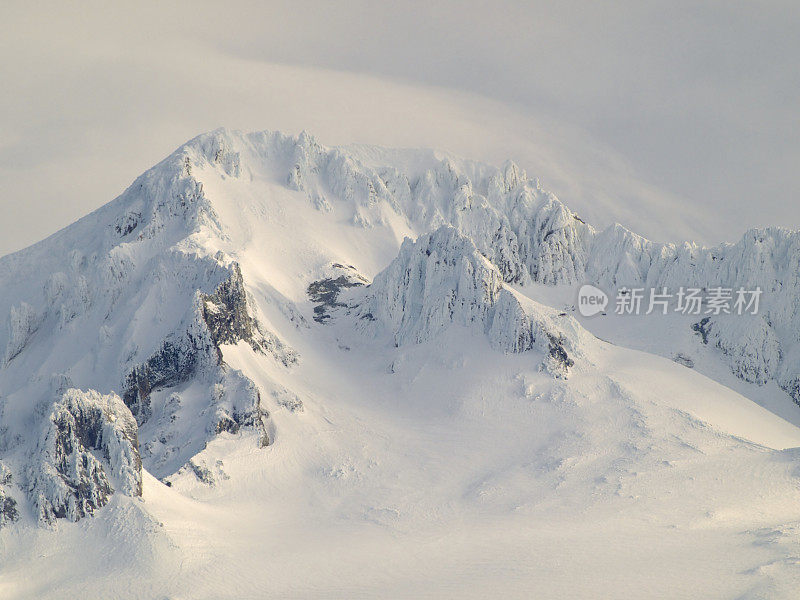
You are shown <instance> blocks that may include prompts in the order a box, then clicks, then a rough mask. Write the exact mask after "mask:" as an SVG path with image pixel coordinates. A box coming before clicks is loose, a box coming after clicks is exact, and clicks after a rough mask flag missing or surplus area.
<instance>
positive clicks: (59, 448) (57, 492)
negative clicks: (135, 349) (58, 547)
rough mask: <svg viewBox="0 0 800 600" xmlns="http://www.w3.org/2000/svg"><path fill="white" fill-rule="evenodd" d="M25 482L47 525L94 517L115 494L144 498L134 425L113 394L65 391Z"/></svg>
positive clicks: (41, 437) (46, 420)
mask: <svg viewBox="0 0 800 600" xmlns="http://www.w3.org/2000/svg"><path fill="white" fill-rule="evenodd" d="M26 479H27V492H28V495H29V496H30V498H31V500H32V502H33V504H34V507H35V509H36V512H37V515H38V519H39V522H40V523H44V524H47V523H52V522H53V521H54V519H56V518H65V519H68V520H70V521H77V520H79V519H81V518H83V517H85V516H87V515H90V514H92V513H93V512H94V511H95V510H97V509H98V508H100V507H102V506H104V505H105V504H107V503H108V500H109V497H110V496H111V494H113V493H114V492H115V491H116V492H119V493H122V494H125V495H127V496H141V494H142V461H141V458H140V457H139V441H138V428H137V425H136V420H135V419H134V418H133V415H132V414H131V412H130V411H129V410H128V408H127V407H126V406H125V404H124V402H123V401H122V400H121V399H120V397H119V396H117V395H115V394H109V395H102V394H100V393H98V392H96V391H94V390H88V391H81V390H77V389H69V390H67V391H66V392H64V394H63V395H62V396H61V398H60V399H58V400H57V401H56V402H54V403H53V405H52V407H51V409H50V411H49V413H48V414H47V415H45V416H44V418H43V425H42V428H41V433H40V435H39V439H38V442H37V444H36V447H35V450H34V452H33V455H32V456H31V458H30V461H29V463H28V466H27V476H26Z"/></svg>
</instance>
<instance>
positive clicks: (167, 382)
mask: <svg viewBox="0 0 800 600" xmlns="http://www.w3.org/2000/svg"><path fill="white" fill-rule="evenodd" d="M200 352H201V347H199V344H198V343H196V342H195V341H194V340H193V339H192V337H191V336H187V338H186V339H184V340H182V341H181V342H175V341H171V340H167V341H165V342H164V344H163V345H162V346H161V348H160V349H159V350H158V352H156V353H155V354H154V355H153V356H151V357H150V358H149V359H147V361H145V362H144V363H143V364H141V365H138V366H136V367H134V368H133V369H132V370H131V372H130V373H128V376H127V377H126V378H125V392H124V394H123V400H124V401H125V404H126V405H127V406H128V408H130V409H131V412H132V413H133V414H134V416H135V417H136V421H137V422H138V423H139V424H140V425H141V424H142V423H144V422H145V421H147V419H148V418H149V417H150V413H151V409H150V393H151V392H152V391H153V390H156V389H159V388H165V387H172V386H175V385H178V384H179V383H183V382H185V381H188V380H189V379H191V378H192V376H193V375H194V373H195V368H196V366H197V362H198V360H199V353H200Z"/></svg>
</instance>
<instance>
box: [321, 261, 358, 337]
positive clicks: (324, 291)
mask: <svg viewBox="0 0 800 600" xmlns="http://www.w3.org/2000/svg"><path fill="white" fill-rule="evenodd" d="M331 270H332V271H334V274H333V275H332V276H331V277H325V278H323V279H318V280H317V281H312V282H311V283H310V284H309V285H308V288H307V290H306V293H307V294H308V297H309V299H310V300H311V301H312V302H313V303H314V304H315V305H316V306H314V320H315V321H316V322H317V323H325V322H326V321H328V320H329V319H330V318H331V313H332V312H333V311H334V310H336V309H337V308H342V307H344V306H346V304H344V303H342V302H340V301H339V294H340V293H341V292H342V291H343V290H346V289H348V288H353V287H359V286H362V285H365V284H366V283H368V281H367V279H366V278H365V277H364V276H362V275H361V274H360V273H359V272H358V271H357V270H356V268H355V267H353V266H351V265H348V266H345V265H342V264H339V263H334V264H333V265H331Z"/></svg>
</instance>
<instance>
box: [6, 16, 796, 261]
mask: <svg viewBox="0 0 800 600" xmlns="http://www.w3.org/2000/svg"><path fill="white" fill-rule="evenodd" d="M34 4H35V7H34V6H33V5H34ZM67 4H69V6H67ZM106 4H108V6H106ZM798 7H800V3H797V2H789V1H787V2H741V3H739V2H733V1H722V2H702V1H695V2H676V1H670V2H666V1H665V2H646V1H642V0H636V1H629V2H607V1H604V2H589V1H583V2H564V1H563V0H562V1H561V2H558V3H554V2H477V1H466V2H430V1H429V2H400V1H395V2H391V3H382V2H376V1H374V0H373V1H372V2H358V1H354V0H342V1H339V2H299V1H294V2H269V1H267V2H254V3H246V2H219V1H214V2H207V3H206V2H198V1H195V2H187V3H180V2H162V3H150V2H137V3H131V4H128V5H126V4H124V3H96V4H93V3H80V2H77V3H63V2H58V3H52V4H50V5H48V4H47V3H44V2H35V3H32V2H24V3H23V2H15V1H11V2H9V1H8V0H5V1H4V2H3V4H2V8H0V209H2V216H3V218H2V219H1V220H0V254H4V253H6V252H9V251H13V250H16V249H19V248H21V247H24V246H25V245H28V244H30V243H33V242H35V241H37V240H38V239H40V238H42V237H44V236H45V235H48V234H50V233H52V232H54V231H55V230H57V229H59V228H60V227H63V226H65V225H67V224H69V223H70V222H72V221H74V220H75V219H77V218H78V217H80V216H82V215H83V214H85V213H87V212H88V211H90V210H92V209H94V208H96V207H98V206H100V205H102V204H104V203H106V202H108V201H110V200H111V199H113V198H114V197H115V196H117V195H118V194H119V193H121V192H122V190H123V189H124V188H125V187H126V186H127V185H128V184H129V183H130V182H131V181H132V180H133V179H134V178H135V177H136V176H137V175H138V174H140V173H141V172H142V171H144V170H145V169H146V168H148V167H149V166H152V165H153V164H154V163H156V162H157V161H158V160H160V159H161V158H163V157H164V156H165V155H166V154H168V153H169V152H171V151H172V150H173V149H174V148H175V147H177V146H178V145H180V144H181V143H182V142H184V141H186V140H187V139H189V138H191V137H193V136H194V135H196V134H198V133H200V132H202V131H206V130H210V129H213V128H216V127H218V126H228V127H233V128H238V129H244V130H256V129H279V130H283V131H287V132H291V133H297V132H299V131H300V130H302V129H307V130H308V131H310V132H311V133H313V134H315V135H316V136H317V137H318V139H319V140H320V141H321V142H323V143H325V144H346V143H352V142H367V143H376V144H382V145H401V146H429V147H431V146H432V147H436V148H440V149H443V150H447V151H450V152H453V153H455V154H460V155H463V156H468V157H472V158H477V159H482V160H486V161H489V162H493V163H497V164H499V163H501V162H502V161H503V160H504V159H506V158H513V159H514V160H516V161H517V162H518V163H520V164H521V165H522V166H523V167H525V168H526V169H527V170H528V172H529V174H531V175H537V176H539V177H540V178H541V179H542V182H543V184H544V185H545V187H548V188H549V189H551V190H553V191H554V192H555V193H556V194H557V195H558V196H559V197H560V198H561V199H562V200H564V201H565V202H566V203H567V204H568V205H569V206H571V207H572V208H573V209H575V210H577V211H578V212H579V213H581V214H582V215H583V216H585V217H586V218H587V219H588V220H590V221H592V222H594V223H595V224H597V225H600V226H604V225H607V224H609V223H612V222H615V221H618V222H621V223H623V224H624V225H626V226H628V227H631V228H632V229H634V230H636V231H639V232H641V233H643V234H645V235H648V236H649V237H652V238H654V239H657V240H660V241H671V240H675V241H677V240H680V239H683V238H687V237H688V238H695V239H699V240H700V241H703V242H709V243H711V242H717V241H721V240H724V239H734V238H736V237H738V236H739V235H741V233H742V232H743V231H744V230H745V229H747V228H748V227H751V226H763V225H771V224H778V225H784V226H790V227H794V228H798V227H800V202H798V201H799V200H800V184H798V172H800V168H798V166H800V111H799V110H798V107H800V64H799V63H800V61H798V57H800V35H798V31H800V8H798Z"/></svg>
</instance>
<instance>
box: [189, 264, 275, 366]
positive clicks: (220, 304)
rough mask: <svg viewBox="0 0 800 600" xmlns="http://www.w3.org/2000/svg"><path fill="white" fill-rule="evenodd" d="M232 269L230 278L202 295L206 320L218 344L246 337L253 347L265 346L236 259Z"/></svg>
mask: <svg viewBox="0 0 800 600" xmlns="http://www.w3.org/2000/svg"><path fill="white" fill-rule="evenodd" d="M232 271H233V272H232V273H231V276H230V278H228V279H227V280H225V281H223V282H222V283H221V284H220V285H219V286H218V287H217V290H216V292H215V293H214V294H211V295H203V320H204V321H205V323H206V325H207V326H208V330H209V332H210V333H211V339H212V340H214V343H215V344H216V345H217V347H219V346H220V345H222V344H235V343H237V342H238V341H240V340H244V341H246V342H248V343H249V344H250V345H251V346H252V347H253V349H254V350H262V348H261V343H260V339H259V338H260V335H259V331H258V328H257V326H256V324H255V320H254V319H253V318H252V317H251V316H250V311H249V310H248V306H247V292H246V291H245V288H244V281H243V279H242V272H241V270H240V269H239V265H238V264H237V263H233V266H232Z"/></svg>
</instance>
